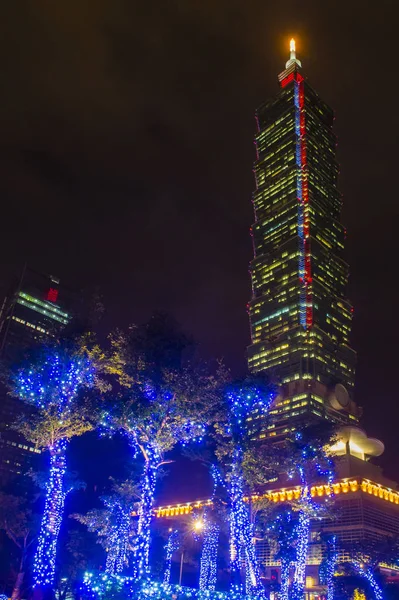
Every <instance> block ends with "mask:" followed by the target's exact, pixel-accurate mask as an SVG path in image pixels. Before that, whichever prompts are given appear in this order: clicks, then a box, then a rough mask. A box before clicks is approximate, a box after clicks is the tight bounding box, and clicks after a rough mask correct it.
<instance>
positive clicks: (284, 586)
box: [279, 559, 291, 600]
mask: <svg viewBox="0 0 399 600" xmlns="http://www.w3.org/2000/svg"><path fill="white" fill-rule="evenodd" d="M290 564H291V563H290V561H289V560H284V559H281V584H280V594H279V596H280V597H281V600H288V590H289V586H290Z"/></svg>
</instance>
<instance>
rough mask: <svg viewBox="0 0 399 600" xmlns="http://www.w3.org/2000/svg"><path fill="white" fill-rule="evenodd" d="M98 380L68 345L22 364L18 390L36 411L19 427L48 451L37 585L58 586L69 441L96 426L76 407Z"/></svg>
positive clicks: (16, 380)
mask: <svg viewBox="0 0 399 600" xmlns="http://www.w3.org/2000/svg"><path fill="white" fill-rule="evenodd" d="M93 384H94V367H93V364H92V363H91V361H90V360H88V359H87V358H86V357H85V356H83V355H82V354H81V353H80V352H78V351H76V349H75V350H74V349H72V348H69V347H66V346H65V347H62V346H56V347H50V348H40V349H39V351H37V353H36V354H34V355H33V356H32V359H31V361H30V363H29V364H27V365H24V366H22V367H21V368H18V369H17V371H16V373H15V376H14V378H13V388H14V393H15V394H16V395H17V396H18V397H19V398H21V399H22V400H24V401H25V402H26V403H27V404H30V405H32V406H33V407H34V408H35V410H34V411H33V413H32V415H31V416H30V418H29V421H27V420H26V421H25V422H22V424H21V427H20V431H21V432H22V433H23V434H24V435H25V437H26V438H27V439H29V440H30V441H33V442H34V443H35V444H36V445H37V446H38V447H40V448H43V449H45V450H48V451H49V454H50V469H49V477H48V481H47V483H46V486H45V490H46V498H45V505H44V511H43V517H42V521H41V527H40V532H39V536H38V544H37V549H36V553H35V556H34V561H33V581H34V585H35V586H37V587H41V588H43V589H44V588H49V589H51V588H52V587H53V586H54V578H55V561H56V553H57V540H58V535H59V532H60V527H61V523H62V517H63V513H64V503H65V498H66V495H67V494H68V492H69V491H70V489H66V487H65V473H66V469H67V460H66V450H67V446H68V440H69V439H70V438H72V437H74V436H76V435H81V434H82V433H84V432H85V431H88V430H90V429H91V428H92V425H91V424H90V423H89V422H88V421H87V420H85V412H84V410H83V408H82V407H80V406H78V405H77V402H76V401H77V396H78V393H79V391H80V390H81V389H82V388H88V387H92V386H93Z"/></svg>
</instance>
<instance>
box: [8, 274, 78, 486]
mask: <svg viewBox="0 0 399 600" xmlns="http://www.w3.org/2000/svg"><path fill="white" fill-rule="evenodd" d="M59 283H60V282H59V280H58V279H57V278H55V277H52V276H49V275H43V274H41V273H36V272H34V271H32V270H31V269H27V268H26V269H24V272H23V275H22V277H21V278H20V280H19V282H18V283H17V284H16V285H14V286H11V288H10V292H9V293H8V294H7V296H6V297H5V298H4V300H3V303H2V307H1V309H0V359H1V361H2V362H4V363H5V364H6V365H9V364H11V363H12V362H14V361H15V360H19V359H21V358H22V356H23V353H24V351H25V350H26V349H27V348H29V347H31V346H32V345H34V344H35V343H40V342H43V341H46V340H49V339H52V338H56V337H57V336H58V335H59V333H60V331H61V330H62V328H63V327H65V325H67V323H68V322H69V320H70V314H69V313H68V312H66V310H65V309H64V308H63V305H60V303H59V293H60V286H59ZM61 295H62V296H65V297H66V298H68V292H66V293H65V294H63V293H62V292H61ZM26 410H27V407H26V406H24V405H23V404H22V402H21V401H20V400H18V399H16V398H13V397H11V396H9V395H8V394H7V390H6V389H4V388H3V387H1V388H0V478H4V477H5V478H7V477H8V476H9V475H10V474H11V475H12V474H19V473H21V472H22V471H23V470H24V468H26V467H28V466H29V464H30V463H31V459H32V457H33V456H34V455H35V454H36V453H38V451H37V450H36V449H35V448H33V447H32V444H31V443H30V442H27V441H26V440H25V439H23V438H22V437H21V436H20V435H19V434H18V433H16V432H15V431H14V430H13V428H12V424H13V422H14V421H15V420H16V418H17V417H18V415H19V414H21V412H22V411H23V412H25V413H26Z"/></svg>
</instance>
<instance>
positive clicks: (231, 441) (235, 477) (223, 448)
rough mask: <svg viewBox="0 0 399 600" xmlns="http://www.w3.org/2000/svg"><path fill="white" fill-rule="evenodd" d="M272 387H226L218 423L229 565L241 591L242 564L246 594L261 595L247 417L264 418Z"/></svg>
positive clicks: (251, 383) (249, 382) (243, 383)
mask: <svg viewBox="0 0 399 600" xmlns="http://www.w3.org/2000/svg"><path fill="white" fill-rule="evenodd" d="M274 395H275V393H274V388H272V387H271V386H270V385H268V384H267V382H265V380H262V379H260V378H247V379H244V380H240V381H237V382H235V383H233V384H231V385H229V386H227V388H226V394H225V398H226V409H225V415H226V417H225V423H223V422H222V423H219V424H217V430H218V432H219V434H220V435H219V447H218V450H217V454H218V458H219V461H220V462H221V463H222V462H223V463H224V464H227V465H228V466H227V473H226V477H227V480H228V494H229V504H230V566H231V577H232V588H233V591H236V592H242V590H243V583H242V581H241V565H242V564H243V562H244V563H245V567H246V568H245V573H246V581H245V588H246V593H247V594H248V595H250V594H254V595H260V596H262V595H263V593H264V590H263V586H262V584H261V582H260V573H259V567H258V564H257V560H256V555H255V548H254V545H253V543H252V538H253V527H252V524H251V521H250V516H249V512H248V508H247V506H246V504H245V502H244V495H245V478H244V471H243V466H244V464H245V463H244V457H245V452H246V451H247V450H248V448H249V447H250V445H251V436H250V433H249V431H248V418H249V417H250V416H252V417H253V415H255V414H256V415H259V416H265V415H267V413H268V411H269V409H270V406H271V404H272V401H273V398H274Z"/></svg>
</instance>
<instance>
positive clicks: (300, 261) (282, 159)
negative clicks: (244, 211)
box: [248, 40, 360, 438]
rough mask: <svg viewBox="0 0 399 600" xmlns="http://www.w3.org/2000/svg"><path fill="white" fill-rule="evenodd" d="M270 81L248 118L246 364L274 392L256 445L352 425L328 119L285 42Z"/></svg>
mask: <svg viewBox="0 0 399 600" xmlns="http://www.w3.org/2000/svg"><path fill="white" fill-rule="evenodd" d="M278 79H279V84H280V91H279V93H278V94H277V95H276V97H275V98H273V99H272V100H269V101H268V102H266V103H265V104H263V105H262V106H260V108H259V109H258V110H257V112H256V120H257V132H256V137H255V141H256V153H257V155H256V162H255V165H254V173H255V183H256V189H255V192H254V194H253V204H254V210H255V223H254V225H253V227H252V236H253V246H254V258H253V260H252V262H251V278H252V298H251V301H250V303H249V317H250V325H251V341H252V343H251V345H250V346H249V348H248V363H249V368H250V370H251V371H252V372H265V373H266V374H267V375H269V376H270V378H271V379H272V380H273V381H275V382H276V383H277V384H278V385H279V389H280V393H279V396H278V398H277V400H276V402H275V405H274V407H273V410H272V421H269V422H268V423H267V425H266V423H265V424H264V427H263V426H261V430H260V433H259V435H260V437H261V438H265V437H272V436H277V437H281V436H284V435H286V434H287V433H289V432H291V431H293V430H295V429H296V428H298V427H299V426H301V425H303V424H309V423H310V422H311V421H313V420H315V419H320V418H326V419H328V420H332V421H335V422H337V423H341V424H342V425H345V424H353V425H355V424H356V423H357V421H358V418H359V416H360V411H359V409H358V408H357V406H356V404H355V403H354V401H353V385H354V376H355V362H356V354H355V352H354V350H352V348H351V347H350V340H349V336H350V331H351V321H352V310H353V309H352V306H351V304H350V302H349V300H348V299H347V297H346V286H347V282H348V275H349V269H348V265H347V264H346V262H345V261H344V259H343V257H342V253H343V249H344V239H345V228H344V226H343V225H342V223H341V220H340V214H341V207H342V199H341V194H340V192H339V190H338V183H337V181H338V164H337V160H336V145H337V142H336V137H335V135H334V132H333V122H334V114H333V111H332V110H331V108H329V106H327V104H326V103H325V102H324V101H323V100H322V99H321V98H320V96H319V95H318V94H317V93H316V92H315V91H314V89H313V88H312V87H311V86H310V85H309V83H308V82H307V81H306V79H305V78H304V76H303V74H302V72H301V63H300V61H299V60H298V58H297V57H296V51H295V41H294V40H291V43H290V58H289V60H288V61H287V63H286V68H285V70H284V71H283V72H282V73H281V74H280V75H279V78H278ZM262 427H263V428H262Z"/></svg>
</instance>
